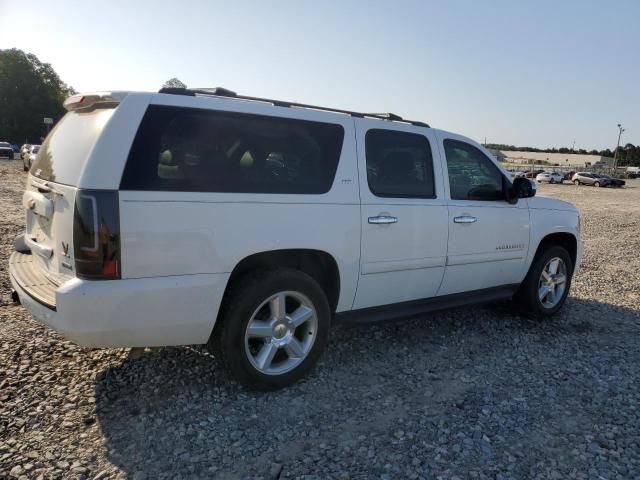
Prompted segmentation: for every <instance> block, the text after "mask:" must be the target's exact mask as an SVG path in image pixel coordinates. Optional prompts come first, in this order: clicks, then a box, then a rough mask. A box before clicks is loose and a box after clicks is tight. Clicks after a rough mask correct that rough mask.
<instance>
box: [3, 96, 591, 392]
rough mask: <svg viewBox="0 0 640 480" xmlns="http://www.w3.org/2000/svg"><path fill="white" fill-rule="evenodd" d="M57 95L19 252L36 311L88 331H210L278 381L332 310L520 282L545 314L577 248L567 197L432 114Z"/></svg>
mask: <svg viewBox="0 0 640 480" xmlns="http://www.w3.org/2000/svg"><path fill="white" fill-rule="evenodd" d="M65 105H66V108H67V110H68V111H69V112H68V113H67V115H66V116H65V117H64V119H63V120H62V121H60V123H59V124H58V125H57V126H56V128H55V129H54V130H53V131H52V132H51V134H50V135H49V136H48V138H47V139H46V141H45V142H44V143H43V145H42V147H41V149H40V152H39V153H38V156H37V158H36V161H35V163H34V165H33V167H32V168H31V171H30V173H29V177H28V180H27V187H26V191H25V194H24V198H23V204H24V207H25V208H26V211H27V219H26V223H27V225H26V233H25V234H24V235H23V236H21V237H19V238H18V239H17V240H16V252H15V253H13V254H12V256H11V259H10V271H11V281H12V283H13V287H14V289H15V290H16V292H17V295H18V296H19V299H20V300H21V302H22V303H23V304H24V305H25V307H26V308H27V309H28V310H29V311H30V312H31V313H32V315H33V316H34V317H35V318H36V319H38V320H40V321H42V322H44V323H46V324H48V325H50V326H51V327H53V328H54V329H56V330H58V331H59V332H61V333H62V334H63V335H65V336H66V337H68V338H69V339H71V340H73V341H75V342H77V343H79V344H81V345H86V346H94V347H95V346H98V347H139V346H162V345H180V344H204V343H207V344H209V345H210V346H212V347H214V348H215V350H214V351H217V352H219V354H220V357H221V358H222V360H223V363H224V364H225V365H226V366H227V368H228V369H229V370H230V371H231V373H232V374H233V375H234V376H235V377H236V378H237V379H238V380H239V381H240V382H241V383H243V384H244V385H246V386H248V387H252V388H258V389H274V388H279V387H282V386H285V385H288V384H290V383H291V382H293V381H295V380H297V379H298V378H300V377H301V376H302V375H303V374H304V373H305V372H307V371H308V370H309V369H310V368H311V367H312V366H313V364H314V363H315V362H316V361H317V359H318V357H319V356H320V354H321V352H322V350H323V349H324V347H325V345H326V343H327V338H328V333H329V327H330V324H331V323H332V321H334V320H338V319H343V320H349V321H361V322H372V321H376V320H381V319H388V318H391V317H407V316H416V315H421V314H424V313H425V312H429V311H433V310H436V309H439V308H443V307H450V306H457V305H462V304H469V303H477V302H487V301H495V300H501V299H508V298H511V297H512V296H514V295H517V298H518V301H519V303H520V304H521V305H523V306H526V308H527V309H528V310H529V311H530V312H532V313H533V314H535V315H540V316H546V315H551V314H553V313H555V312H556V311H557V310H558V309H559V308H560V307H561V306H562V304H563V303H564V301H565V299H566V297H567V294H568V292H569V287H570V284H571V278H572V275H573V274H574V273H575V271H576V269H577V268H578V263H579V260H580V255H581V242H580V237H579V233H580V221H579V217H578V212H577V210H576V208H575V207H573V206H572V205H571V204H569V203H566V202H563V201H560V200H555V199H551V198H540V197H534V198H532V197H533V196H534V194H535V185H534V184H533V182H531V181H530V180H528V179H524V178H517V179H515V180H513V182H512V180H511V179H510V176H509V175H508V173H507V172H506V171H505V170H503V169H502V167H501V166H500V165H499V164H498V163H496V161H495V160H494V159H493V158H492V156H491V154H490V153H489V152H487V151H486V150H485V149H484V148H483V147H482V146H480V145H479V144H477V143H476V142H474V141H472V140H469V139H468V138H465V137H462V136H460V135H456V134H453V133H448V132H445V131H441V130H436V129H433V128H429V126H428V125H426V124H424V123H421V122H414V121H408V120H403V119H402V118H400V117H397V116H395V115H391V114H389V115H381V114H363V113H357V112H348V111H343V110H335V109H328V108H323V107H315V106H309V105H301V104H293V103H288V102H282V101H275V100H268V99H258V98H253V97H243V96H239V95H236V94H234V93H233V92H230V91H228V90H223V89H214V90H187V89H163V90H161V91H160V92H159V93H130V92H109V93H96V94H85V95H78V96H74V97H71V98H70V99H68V100H67V102H65Z"/></svg>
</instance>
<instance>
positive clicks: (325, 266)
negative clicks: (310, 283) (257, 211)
mask: <svg viewBox="0 0 640 480" xmlns="http://www.w3.org/2000/svg"><path fill="white" fill-rule="evenodd" d="M277 268H291V269H293V270H299V271H301V272H304V273H306V274H307V275H309V276H310V277H311V278H313V279H314V280H315V281H316V282H318V284H319V285H320V287H321V288H322V290H323V291H324V292H325V295H326V296H327V300H328V302H329V307H330V308H331V312H332V313H333V312H335V310H336V307H337V305H338V301H339V298H340V270H339V268H338V263H337V262H336V259H335V258H334V257H333V255H331V254H330V253H327V252H325V251H322V250H314V249H282V250H269V251H264V252H259V253H254V254H251V255H249V256H247V257H245V258H243V259H242V260H240V261H239V262H238V263H237V264H236V266H235V267H234V268H233V271H232V272H231V275H230V277H229V280H228V282H227V286H226V288H225V293H224V295H223V302H224V299H225V297H226V294H227V292H228V291H229V289H230V288H231V286H232V285H233V283H234V282H235V281H236V280H237V279H238V278H240V277H242V276H243V275H245V274H248V273H249V272H252V271H257V270H271V269H277Z"/></svg>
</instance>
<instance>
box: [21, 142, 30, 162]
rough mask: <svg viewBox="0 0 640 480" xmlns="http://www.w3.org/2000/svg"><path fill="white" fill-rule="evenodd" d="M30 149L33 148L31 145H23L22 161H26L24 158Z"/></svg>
mask: <svg viewBox="0 0 640 480" xmlns="http://www.w3.org/2000/svg"><path fill="white" fill-rule="evenodd" d="M30 148H31V144H30V143H25V144H24V145H22V147H20V158H21V159H22V160H24V156H25V155H26V154H27V152H28V151H29V149H30Z"/></svg>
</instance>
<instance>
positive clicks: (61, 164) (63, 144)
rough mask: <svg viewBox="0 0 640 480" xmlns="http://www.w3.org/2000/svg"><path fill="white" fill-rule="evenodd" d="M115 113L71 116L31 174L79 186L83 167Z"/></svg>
mask: <svg viewBox="0 0 640 480" xmlns="http://www.w3.org/2000/svg"><path fill="white" fill-rule="evenodd" d="M114 111H115V110H114V109H113V108H108V109H97V110H93V111H91V112H85V113H78V112H69V113H67V114H66V115H65V116H64V117H62V120H60V121H59V122H58V124H57V125H56V126H55V128H54V129H53V130H52V131H51V133H50V134H49V136H48V137H47V139H46V140H45V141H44V143H43V144H42V145H41V146H40V148H39V150H38V156H37V157H36V160H35V161H34V162H33V166H32V167H31V174H32V175H34V176H36V177H38V178H42V179H43V180H48V181H51V182H57V183H63V184H66V185H78V180H79V179H80V173H81V172H82V167H83V166H84V164H85V162H86V161H87V157H88V156H89V153H90V152H91V149H92V148H93V145H94V144H95V143H96V140H97V139H98V136H99V135H100V132H102V129H103V128H104V126H105V125H106V123H107V122H108V121H109V119H110V118H111V115H113V112H114ZM34 151H35V149H34Z"/></svg>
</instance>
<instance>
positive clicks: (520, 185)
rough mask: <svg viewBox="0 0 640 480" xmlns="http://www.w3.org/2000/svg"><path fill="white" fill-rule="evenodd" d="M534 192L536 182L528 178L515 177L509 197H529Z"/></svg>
mask: <svg viewBox="0 0 640 480" xmlns="http://www.w3.org/2000/svg"><path fill="white" fill-rule="evenodd" d="M535 194H536V184H535V182H534V181H532V180H530V179H528V178H521V177H518V178H515V179H514V180H513V185H512V186H511V195H510V196H511V197H513V198H514V199H518V198H531V197H533V196H534V195H535ZM514 203H515V202H514Z"/></svg>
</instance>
